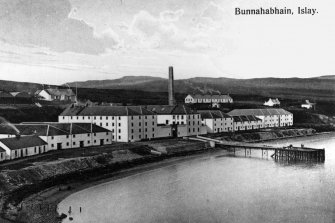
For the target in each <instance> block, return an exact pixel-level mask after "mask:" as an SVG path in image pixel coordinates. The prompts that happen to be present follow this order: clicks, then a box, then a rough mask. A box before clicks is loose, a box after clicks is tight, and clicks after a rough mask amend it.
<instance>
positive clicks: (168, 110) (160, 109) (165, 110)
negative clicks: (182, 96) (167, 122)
mask: <svg viewBox="0 0 335 223" xmlns="http://www.w3.org/2000/svg"><path fill="white" fill-rule="evenodd" d="M146 108H147V109H148V110H149V111H152V112H154V113H156V114H161V115H166V114H169V115H170V114H173V115H188V114H198V112H196V111H194V110H192V109H191V108H190V107H188V106H186V105H147V106H146Z"/></svg>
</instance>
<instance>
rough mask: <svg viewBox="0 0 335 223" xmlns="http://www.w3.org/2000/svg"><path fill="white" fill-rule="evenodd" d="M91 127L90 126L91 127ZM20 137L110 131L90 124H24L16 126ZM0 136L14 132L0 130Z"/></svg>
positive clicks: (9, 129) (5, 129)
mask: <svg viewBox="0 0 335 223" xmlns="http://www.w3.org/2000/svg"><path fill="white" fill-rule="evenodd" d="M91 125H92V126H91ZM15 127H16V128H17V129H18V130H19V131H20V135H38V136H57V135H70V134H85V133H91V130H92V133H98V132H110V130H108V129H105V128H103V127H100V126H97V125H95V124H91V123H72V124H71V123H24V124H16V125H15ZM0 134H8V135H14V134H16V132H15V131H14V130H12V129H11V128H1V125H0Z"/></svg>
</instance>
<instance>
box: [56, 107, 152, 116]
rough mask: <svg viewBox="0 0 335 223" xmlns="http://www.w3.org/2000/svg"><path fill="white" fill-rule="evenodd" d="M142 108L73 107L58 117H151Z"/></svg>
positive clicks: (149, 113)
mask: <svg viewBox="0 0 335 223" xmlns="http://www.w3.org/2000/svg"><path fill="white" fill-rule="evenodd" d="M153 114H154V113H153V112H151V111H149V110H147V109H146V108H144V107H143V106H88V107H84V106H74V105H71V106H69V107H68V108H66V109H65V110H64V111H63V112H62V113H61V114H60V116H132V115H153Z"/></svg>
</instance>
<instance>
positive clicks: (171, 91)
mask: <svg viewBox="0 0 335 223" xmlns="http://www.w3.org/2000/svg"><path fill="white" fill-rule="evenodd" d="M173 81H174V80H173V67H169V86H168V90H169V105H175V104H176V101H175V99H174V86H173Z"/></svg>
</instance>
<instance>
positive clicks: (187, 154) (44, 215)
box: [0, 132, 332, 223]
mask: <svg viewBox="0 0 335 223" xmlns="http://www.w3.org/2000/svg"><path fill="white" fill-rule="evenodd" d="M331 133H332V132H324V133H314V134H313V135H304V136H305V137H311V136H318V135H328V134H331ZM304 136H296V137H285V138H276V139H271V140H266V141H276V140H284V139H292V138H298V137H299V138H301V137H304ZM255 143H257V142H255ZM220 151H222V152H223V153H224V155H228V154H229V152H226V151H225V150H223V149H221V148H213V149H207V148H205V147H204V148H202V149H201V150H192V151H184V152H180V153H175V154H171V155H165V156H163V157H155V158H152V157H151V158H150V157H143V159H142V161H143V162H142V163H140V164H139V163H136V162H134V164H133V165H130V166H129V167H127V166H126V167H121V169H118V170H116V171H113V170H111V171H110V172H108V173H104V174H101V175H97V176H93V177H92V176H91V177H87V176H85V174H84V175H83V178H82V179H76V180H75V181H74V182H70V183H66V184H64V185H59V184H58V185H55V186H52V187H50V188H47V189H44V190H42V191H40V192H38V193H33V194H31V195H29V196H28V197H26V198H24V199H23V200H22V202H21V207H20V208H19V212H18V216H17V220H16V221H15V222H37V223H38V222H50V223H53V222H55V223H58V222H61V219H60V218H59V214H61V213H58V211H57V208H58V204H59V203H60V202H61V201H62V200H64V199H65V198H67V197H68V196H70V195H72V194H74V193H77V192H79V191H82V190H84V189H87V188H90V187H94V186H97V185H100V184H104V183H107V182H110V181H114V180H118V179H122V178H125V177H129V176H132V175H136V174H141V173H144V172H147V171H152V170H156V169H159V168H162V167H166V166H169V165H174V164H176V163H179V162H183V161H188V160H192V159H196V158H197V157H203V156H204V155H205V154H212V153H218V152H220ZM59 188H61V189H62V190H59ZM67 188H70V189H67ZM65 214H68V213H65ZM2 222H4V223H9V222H13V221H9V220H6V219H2V218H1V217H0V223H2Z"/></svg>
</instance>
